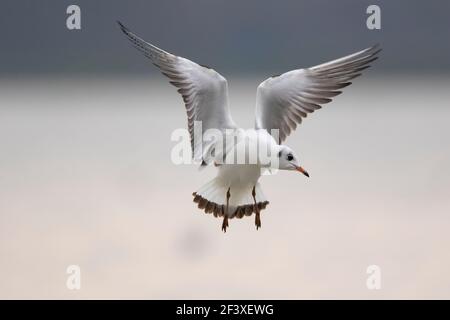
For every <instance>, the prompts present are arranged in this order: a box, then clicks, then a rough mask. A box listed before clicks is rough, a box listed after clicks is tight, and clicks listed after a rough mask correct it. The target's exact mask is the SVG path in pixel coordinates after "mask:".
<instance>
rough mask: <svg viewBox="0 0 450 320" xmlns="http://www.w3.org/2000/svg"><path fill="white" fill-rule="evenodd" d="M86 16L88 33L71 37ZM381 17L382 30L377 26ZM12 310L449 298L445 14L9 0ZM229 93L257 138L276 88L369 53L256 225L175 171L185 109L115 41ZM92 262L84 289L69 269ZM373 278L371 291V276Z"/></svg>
mask: <svg viewBox="0 0 450 320" xmlns="http://www.w3.org/2000/svg"><path fill="white" fill-rule="evenodd" d="M69 4H78V5H79V6H80V7H81V11H82V12H81V15H82V30H80V31H69V30H67V28H66V18H67V15H66V13H65V12H66V8H67V6H68V5H69ZM369 4H378V5H380V7H381V10H382V11H381V20H382V21H381V25H382V29H381V30H378V31H371V30H368V29H367V28H366V18H367V14H366V13H365V12H366V8H367V6H368V5H369ZM1 9H2V10H0V27H1V28H0V33H1V40H2V41H1V42H0V43H1V44H0V46H1V50H0V61H1V63H0V101H1V105H0V168H1V170H0V298H7V299H10V298H31V299H36V298H40V299H45V298H62V299H78V298H87V299H90V298H138V299H144V298H200V299H212V298H230V299H233V298H235V299H240V298H248V299H251V298H254V299H257V298H264V299H271V298H272V299H273V298H277V299H281V298H285V299H302V298H310V299H317V298H338V299H345V298H367V299H381V298H385V299H394V298H406V299H408V298H409V299H415V298H425V299H428V298H438V299H443V298H450V276H449V274H448V270H449V269H450V254H449V250H448V249H449V243H450V234H449V233H448V230H449V228H450V217H449V215H448V212H449V211H450V200H449V197H448V191H449V190H450V168H449V166H448V164H449V162H450V148H449V143H450V127H449V125H448V123H449V117H450V111H449V108H448V103H449V100H450V91H449V90H448V89H449V87H450V63H449V59H448V57H449V56H450V43H449V41H448V39H449V31H450V22H449V19H448V13H449V12H450V3H449V2H448V1H437V0H434V1H360V0H353V1H347V0H345V1H331V0H330V1H312V0H309V1H300V0H297V1H293V0H292V1H287V0H282V1H261V0H260V1H254V0H252V1H213V0H183V1H181V0H180V1H173V0H172V1H162V0H161V1H111V0H109V1H106V0H105V1H103V0H102V1H98V0H97V1H76V2H72V1H59V0H58V1H57V0H54V1H48V0H42V1H23V0H22V1H10V0H6V1H2V5H1ZM116 20H120V21H122V22H123V23H124V24H125V25H127V26H128V27H129V28H130V29H131V30H133V31H134V32H136V33H137V34H138V35H140V36H142V37H143V38H144V39H147V40H148V41H151V42H153V43H154V44H156V45H158V46H160V47H162V48H163V49H165V50H167V51H170V52H172V53H175V54H177V55H181V56H184V57H186V58H189V59H191V60H194V61H196V62H199V63H201V64H205V65H209V66H211V67H213V68H215V69H216V70H217V71H219V72H220V73H222V74H223V75H224V76H225V77H226V78H227V79H228V80H229V89H230V106H231V111H232V114H233V117H234V119H235V121H236V122H237V123H238V124H240V125H241V126H242V127H244V128H250V127H252V125H253V112H254V111H253V110H254V105H255V92H256V91H255V90H256V87H257V85H258V84H259V83H260V82H261V81H263V80H264V79H265V78H267V77H268V76H270V75H272V74H279V73H282V72H285V71H288V70H291V69H294V68H299V67H306V66H311V65H315V64H318V63H321V62H324V61H327V60H331V59H334V58H338V57H341V56H343V55H346V54H349V53H352V52H354V51H357V50H360V49H362V48H365V47H367V46H370V45H372V44H374V43H380V44H381V45H382V47H383V52H382V54H381V58H380V59H379V60H378V61H377V62H375V63H374V64H373V68H370V69H369V70H367V71H365V72H364V75H363V76H362V77H361V78H358V79H356V80H355V81H354V82H355V83H354V84H353V85H352V86H350V87H349V88H346V89H345V92H344V94H343V95H341V96H339V97H337V98H336V99H335V100H334V101H333V102H332V103H331V104H329V105H326V106H325V107H324V108H323V109H322V110H319V111H317V112H315V113H314V114H312V115H311V116H309V117H308V119H306V120H305V121H304V122H303V124H302V125H301V126H300V127H299V128H298V129H297V131H296V132H295V133H294V134H293V135H292V136H290V137H289V139H288V140H287V144H288V145H289V146H290V147H292V148H293V149H294V150H296V151H297V153H298V154H299V155H300V157H301V159H302V161H303V164H304V167H305V168H307V169H308V171H309V172H310V174H311V178H310V179H306V178H305V177H303V176H301V175H296V174H293V173H292V172H280V173H279V174H277V175H275V176H271V177H263V178H262V180H261V184H262V188H263V190H264V191H265V194H266V196H267V197H268V198H269V200H270V205H269V206H268V208H267V209H266V210H265V211H264V212H263V213H262V223H263V226H262V229H260V230H258V231H256V230H255V228H254V225H253V218H247V219H243V220H232V221H231V222H230V229H229V231H228V232H227V233H226V234H223V233H222V232H221V231H220V224H221V221H220V220H219V219H213V218H212V217H211V216H206V215H205V214H203V213H202V212H201V211H200V210H198V209H197V208H196V207H195V205H194V203H193V202H192V196H191V193H192V192H193V191H195V190H196V189H197V188H199V187H200V186H201V185H202V184H204V183H205V182H207V181H208V180H209V179H210V178H211V177H213V176H214V174H215V171H214V168H209V169H208V170H205V171H203V172H200V173H199V172H198V170H197V168H196V167H194V166H188V165H181V166H176V165H174V164H173V163H172V162H171V161H170V152H171V149H172V147H173V146H174V145H175V142H172V141H171V140H170V135H171V133H172V131H173V130H175V129H178V128H184V127H185V125H186V119H185V111H184V107H183V104H182V100H181V98H180V97H179V96H178V94H177V93H176V90H175V89H174V88H173V87H171V86H170V85H169V84H168V83H167V80H166V79H165V78H164V77H163V76H161V75H160V74H159V71H158V70H157V69H156V68H155V67H154V66H152V65H151V64H150V63H149V61H148V60H147V59H146V58H145V57H143V56H142V55H141V54H140V53H138V52H137V51H136V50H135V49H133V48H132V47H131V46H130V44H129V43H128V42H127V41H126V39H125V37H124V36H123V35H122V34H121V33H120V31H119V28H118V27H117V25H116V22H115V21H116ZM72 264H75V265H79V266H80V267H81V273H82V276H81V290H79V291H71V290H68V289H67V287H66V279H67V276H68V275H67V274H66V268H67V266H69V265H72ZM373 264H375V265H378V266H380V268H381V274H382V281H381V283H382V288H381V290H368V289H367V287H366V279H367V277H368V275H367V274H366V268H367V267H368V266H369V265H373Z"/></svg>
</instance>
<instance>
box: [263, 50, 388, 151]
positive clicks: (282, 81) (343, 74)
mask: <svg viewBox="0 0 450 320" xmlns="http://www.w3.org/2000/svg"><path fill="white" fill-rule="evenodd" d="M380 51H381V49H380V48H379V46H378V45H375V46H372V47H370V48H367V49H364V50H362V51H359V52H356V53H354V54H351V55H348V56H346V57H343V58H340V59H337V60H333V61H330V62H327V63H323V64H320V65H318V66H315V67H311V68H306V69H297V70H292V71H289V72H286V73H284V74H282V75H280V76H274V77H270V78H269V79H267V80H265V81H264V82H262V83H261V84H260V85H259V86H258V90H257V93H256V112H255V113H256V122H255V126H256V128H257V129H266V130H267V131H269V133H270V131H271V129H278V130H279V131H278V135H279V136H278V138H279V141H278V142H279V143H281V142H283V141H284V140H285V139H286V137H287V136H288V135H289V134H290V133H291V132H292V131H293V130H295V128H296V127H297V124H300V123H301V122H302V118H306V116H307V114H308V113H311V112H314V111H315V110H317V109H320V108H321V105H322V104H325V103H328V102H330V101H331V98H332V97H335V96H337V95H339V94H341V93H342V91H340V89H342V88H344V87H346V86H348V85H350V84H351V82H350V80H351V79H353V78H356V77H358V76H360V75H361V71H363V70H364V69H367V68H368V67H369V66H370V65H369V64H370V63H371V62H372V61H375V60H376V59H377V58H378V57H377V54H378V53H379V52H380Z"/></svg>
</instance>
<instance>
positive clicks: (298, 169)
mask: <svg viewBox="0 0 450 320" xmlns="http://www.w3.org/2000/svg"><path fill="white" fill-rule="evenodd" d="M295 169H296V170H297V171H300V172H301V173H303V174H304V175H305V176H307V177H308V178H309V173H308V172H307V171H306V170H305V169H303V168H302V167H297V168H295Z"/></svg>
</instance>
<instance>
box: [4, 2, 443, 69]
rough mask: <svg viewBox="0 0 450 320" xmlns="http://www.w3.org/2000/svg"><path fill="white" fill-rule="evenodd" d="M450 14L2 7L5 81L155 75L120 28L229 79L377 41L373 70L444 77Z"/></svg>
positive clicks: (362, 7)
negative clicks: (74, 23)
mask: <svg viewBox="0 0 450 320" xmlns="http://www.w3.org/2000/svg"><path fill="white" fill-rule="evenodd" d="M69 4H78V5H79V6H80V7H81V10H82V30H81V31H69V30H67V28H66V27H65V20H66V14H65V11H66V8H67V6H68V5H69ZM370 4H378V5H379V6H380V7H381V9H382V29H381V31H371V30H368V29H367V28H366V27H365V21H366V17H367V15H366V14H365V11H366V8H367V7H368V6H369V5H370ZM449 11H450V3H449V2H448V1H446V0H432V1H420V0H409V1H405V0H403V1H401V0H398V1H366V0H340V1H331V0H317V1H305V0H303V1H302V0H281V1H268V0H260V1H225V0H213V1H211V0H156V1H155V0H139V1H137V0H131V1H118V0H96V1H90V0H79V1H76V2H73V1H66V0H58V1H56V0H41V1H32V0H29V1H24V0H19V1H13V0H5V1H2V10H1V12H0V27H1V28H0V30H1V31H0V32H1V37H2V47H1V49H2V50H1V52H0V58H1V59H2V61H5V63H2V64H1V66H0V73H1V74H4V75H8V74H12V75H18V74H59V75H64V76H67V75H73V74H77V73H83V74H95V75H103V74H111V75H116V74H125V75H128V74H149V69H148V68H145V67H144V66H145V65H146V61H145V60H143V59H138V57H137V55H136V52H134V51H133V50H129V48H127V46H128V43H127V42H125V41H123V40H124V39H123V36H122V34H120V33H119V32H117V31H118V27H117V25H116V20H120V21H121V22H122V23H124V24H125V25H126V26H128V27H129V28H130V29H131V30H133V31H135V32H136V33H137V34H139V35H141V36H142V37H144V38H145V39H147V40H148V41H150V42H152V43H154V44H156V45H158V46H160V47H162V48H164V49H166V50H167V51H170V52H173V53H176V54H178V55H181V56H184V57H188V58H191V59H195V60H197V61H201V63H203V64H206V65H209V66H212V67H214V68H216V69H217V70H220V71H221V72H223V73H224V74H225V76H231V75H239V74H240V75H248V74H249V73H252V74H253V73H254V74H258V75H259V74H261V75H271V74H273V73H274V72H278V73H279V72H282V71H284V70H289V69H291V68H297V67H301V66H309V65H313V64H317V63H318V62H321V61H323V60H327V59H332V58H334V57H337V56H340V55H344V54H347V53H349V52H353V51H355V50H357V49H360V48H364V47H367V46H369V45H372V44H374V43H382V44H383V47H384V48H385V52H384V53H383V63H381V64H379V65H378V66H377V68H376V69H375V71H374V72H389V73H392V72H413V73H414V72H426V71H431V72H440V73H442V72H444V73H446V72H448V71H449V69H450V61H449V59H448V57H449V55H450V42H449V41H448V37H449V19H448V12H449Z"/></svg>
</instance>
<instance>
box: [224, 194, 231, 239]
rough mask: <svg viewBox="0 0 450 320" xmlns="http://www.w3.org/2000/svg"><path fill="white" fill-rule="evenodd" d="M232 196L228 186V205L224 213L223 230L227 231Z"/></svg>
mask: <svg viewBox="0 0 450 320" xmlns="http://www.w3.org/2000/svg"><path fill="white" fill-rule="evenodd" d="M230 197H231V194H230V188H228V191H227V206H226V209H225V212H224V213H223V222H222V231H223V232H227V227H228V205H229V203H230Z"/></svg>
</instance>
